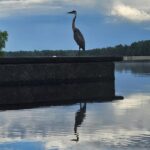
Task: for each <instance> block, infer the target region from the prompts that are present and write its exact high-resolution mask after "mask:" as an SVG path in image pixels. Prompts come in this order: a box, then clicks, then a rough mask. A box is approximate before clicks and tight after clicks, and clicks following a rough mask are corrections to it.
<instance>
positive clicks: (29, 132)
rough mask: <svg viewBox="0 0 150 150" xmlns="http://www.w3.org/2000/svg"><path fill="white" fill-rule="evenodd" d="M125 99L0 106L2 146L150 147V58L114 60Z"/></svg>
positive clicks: (61, 149)
mask: <svg viewBox="0 0 150 150" xmlns="http://www.w3.org/2000/svg"><path fill="white" fill-rule="evenodd" d="M115 76H116V81H115V86H116V95H121V96H124V100H120V101H114V102H109V103H92V104H91V103H87V104H82V106H81V108H80V104H76V105H71V106H58V107H46V108H45V107H44V108H37V109H26V110H13V111H12V110H11V111H1V112H0V150H30V149H31V150H84V149H86V150H92V149H93V150H116V149H119V150H120V149H121V150H124V149H125V150H134V149H136V150H149V149H150V63H126V64H124V65H123V64H116V71H115Z"/></svg>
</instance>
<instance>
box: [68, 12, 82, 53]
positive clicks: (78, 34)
mask: <svg viewBox="0 0 150 150" xmlns="http://www.w3.org/2000/svg"><path fill="white" fill-rule="evenodd" d="M69 13H70V14H74V15H75V16H74V18H73V21H72V30H73V34H74V40H75V41H76V43H77V44H78V46H79V51H80V49H82V50H83V51H85V40H84V37H83V35H82V33H81V31H80V30H79V29H78V28H76V25H75V21H76V18H77V12H76V11H72V12H69Z"/></svg>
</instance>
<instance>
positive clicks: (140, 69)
mask: <svg viewBox="0 0 150 150" xmlns="http://www.w3.org/2000/svg"><path fill="white" fill-rule="evenodd" d="M115 68H116V70H117V71H119V72H122V71H131V72H132V73H133V74H144V75H146V74H147V75H149V74H150V69H149V68H150V62H138V63H136V62H134V63H133V62H131V63H130V62H126V63H116V64H115Z"/></svg>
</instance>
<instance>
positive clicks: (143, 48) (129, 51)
mask: <svg viewBox="0 0 150 150" xmlns="http://www.w3.org/2000/svg"><path fill="white" fill-rule="evenodd" d="M5 56H15V57H21V56H79V52H78V50H43V51H38V50H34V51H16V52H5ZM80 56H150V40H147V41H139V42H134V43H132V44H131V45H129V46H128V45H121V44H120V45H117V46H115V47H107V48H101V49H92V50H86V51H85V52H83V51H81V52H80Z"/></svg>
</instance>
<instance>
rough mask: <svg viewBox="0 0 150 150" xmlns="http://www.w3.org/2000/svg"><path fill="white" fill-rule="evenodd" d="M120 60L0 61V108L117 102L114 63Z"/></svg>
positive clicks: (45, 59) (33, 59)
mask: <svg viewBox="0 0 150 150" xmlns="http://www.w3.org/2000/svg"><path fill="white" fill-rule="evenodd" d="M120 59H121V58H100V57H87V58H86V57H72V58H70V57H61V58H60V57H59V58H48V57H46V58H41V57H40V58H6V59H0V107H1V108H3V109H4V108H5V107H4V106H7V107H8V106H15V107H17V106H23V107H24V106H26V105H30V106H31V105H33V104H40V105H41V104H46V103H49V104H50V105H55V104H59V103H61V104H66V103H76V102H79V101H80V102H81V101H94V100H99V101H107V100H114V99H118V98H116V96H115V89H114V79H115V77H114V63H113V62H112V60H113V61H115V60H116V61H119V60H120Z"/></svg>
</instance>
